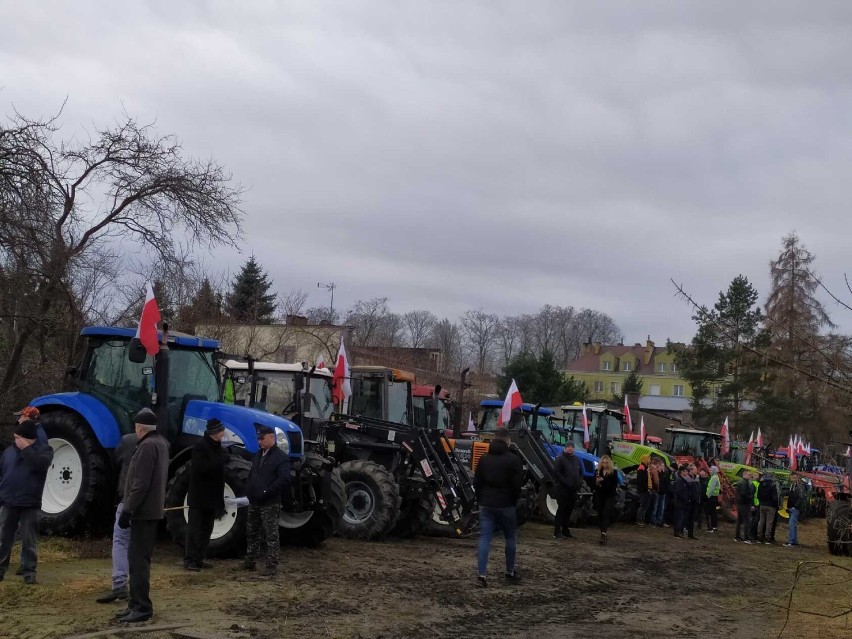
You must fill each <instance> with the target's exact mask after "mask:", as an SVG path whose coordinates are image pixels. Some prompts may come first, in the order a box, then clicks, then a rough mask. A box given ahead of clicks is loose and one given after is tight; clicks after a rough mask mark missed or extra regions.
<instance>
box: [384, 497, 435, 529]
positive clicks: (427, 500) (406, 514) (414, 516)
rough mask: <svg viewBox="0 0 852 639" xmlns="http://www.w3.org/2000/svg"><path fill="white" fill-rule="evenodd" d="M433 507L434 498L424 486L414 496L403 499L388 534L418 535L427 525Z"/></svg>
mask: <svg viewBox="0 0 852 639" xmlns="http://www.w3.org/2000/svg"><path fill="white" fill-rule="evenodd" d="M433 507H434V499H433V498H432V494H431V493H430V492H429V491H428V490H427V489H426V488H425V487H424V488H423V491H422V492H421V493H420V494H419V495H417V496H416V497H412V498H410V499H403V500H402V507H401V509H400V511H399V513H400V514H399V518H398V519H397V521H396V524H395V525H394V527H393V528H392V529H391V531H390V534H391V535H394V536H396V537H403V538H407V537H414V536H415V535H419V534H420V533H422V532H423V531H425V530H426V528H427V527H428V526H429V522H430V521H431V519H432V508H433Z"/></svg>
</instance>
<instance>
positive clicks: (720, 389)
mask: <svg viewBox="0 0 852 639" xmlns="http://www.w3.org/2000/svg"><path fill="white" fill-rule="evenodd" d="M721 395H722V387H721V386H717V387H716V397H720V396H721Z"/></svg>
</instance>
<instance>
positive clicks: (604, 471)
mask: <svg viewBox="0 0 852 639" xmlns="http://www.w3.org/2000/svg"><path fill="white" fill-rule="evenodd" d="M617 490H618V473H616V472H615V468H614V467H613V463H612V458H611V457H610V456H609V455H604V456H603V457H601V459H600V461H599V462H598V468H597V470H596V471H595V504H596V506H597V510H598V520H599V521H600V528H601V542H600V543H601V545H602V546H605V545H606V533H607V530H608V529H609V525H610V523H611V522H612V520H613V518H614V516H615V499H616V492H617Z"/></svg>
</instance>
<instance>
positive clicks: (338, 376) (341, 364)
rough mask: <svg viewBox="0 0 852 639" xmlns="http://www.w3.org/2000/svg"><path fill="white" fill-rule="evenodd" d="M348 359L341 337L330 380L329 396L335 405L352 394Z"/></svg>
mask: <svg viewBox="0 0 852 639" xmlns="http://www.w3.org/2000/svg"><path fill="white" fill-rule="evenodd" d="M349 378H350V374H349V358H348V357H347V356H346V349H345V348H344V347H343V336H342V335H341V337H340V350H339V351H337V365H336V366H335V367H334V376H333V377H332V378H331V383H332V386H331V389H332V390H331V394H332V399H333V400H334V403H335V404H340V403H341V402H343V400H344V399H346V398H347V397H349V396H350V395H351V394H352V384H351V383H350V382H349Z"/></svg>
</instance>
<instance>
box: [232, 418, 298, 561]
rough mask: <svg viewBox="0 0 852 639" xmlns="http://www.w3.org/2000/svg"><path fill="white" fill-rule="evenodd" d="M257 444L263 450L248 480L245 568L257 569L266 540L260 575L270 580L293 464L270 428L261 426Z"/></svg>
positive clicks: (254, 461)
mask: <svg viewBox="0 0 852 639" xmlns="http://www.w3.org/2000/svg"><path fill="white" fill-rule="evenodd" d="M257 441H258V444H259V446H260V449H259V450H258V451H257V453H256V454H255V456H254V460H252V463H251V471H249V478H248V491H247V492H248V495H247V496H248V499H249V507H248V522H247V526H246V528H247V536H248V543H247V549H246V559H245V562H244V563H243V568H245V569H246V570H254V569H255V562H256V561H257V558H258V556H259V555H260V546H261V540H263V541H264V542H265V544H264V545H265V546H266V567H265V568H264V569H263V570H262V571H261V572H260V574H261V575H263V576H264V577H271V576H273V575H274V574H275V573H276V572H278V554H279V551H280V542H279V541H278V514H279V513H280V512H281V498H282V497H283V495H284V490H285V489H286V488H287V485H288V484H289V483H290V460H289V459H288V457H287V454H286V453H285V452H284V451H283V450H281V449H280V448H278V446H276V445H275V431H274V430H273V429H272V428H270V427H269V426H258V428H257Z"/></svg>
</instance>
